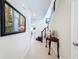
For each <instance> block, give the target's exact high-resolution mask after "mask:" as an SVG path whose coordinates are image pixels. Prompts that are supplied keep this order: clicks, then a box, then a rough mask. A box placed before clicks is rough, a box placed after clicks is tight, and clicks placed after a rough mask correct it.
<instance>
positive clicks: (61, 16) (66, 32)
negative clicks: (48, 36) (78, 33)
mask: <svg viewBox="0 0 79 59" xmlns="http://www.w3.org/2000/svg"><path fill="white" fill-rule="evenodd" d="M52 17H53V19H54V20H53V21H52V23H51V26H50V28H51V29H52V30H56V31H57V33H58V38H59V41H60V59H71V58H70V57H71V55H70V53H71V46H70V45H71V41H70V40H71V38H70V37H71V31H70V30H71V26H70V25H71V0H56V11H55V13H54V16H52ZM53 48H54V49H55V51H56V44H55V43H54V45H53Z"/></svg>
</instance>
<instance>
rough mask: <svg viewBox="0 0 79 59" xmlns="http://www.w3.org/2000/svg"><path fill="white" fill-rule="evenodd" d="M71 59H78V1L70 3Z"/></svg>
mask: <svg viewBox="0 0 79 59" xmlns="http://www.w3.org/2000/svg"><path fill="white" fill-rule="evenodd" d="M71 59H78V0H72V2H71Z"/></svg>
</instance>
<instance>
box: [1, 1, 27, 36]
mask: <svg viewBox="0 0 79 59" xmlns="http://www.w3.org/2000/svg"><path fill="white" fill-rule="evenodd" d="M23 32H26V17H25V16H24V15H23V14H22V13H21V12H19V11H18V10H17V9H16V8H15V7H13V6H12V5H11V4H10V3H8V2H7V1H6V0H0V36H6V35H11V34H17V33H23Z"/></svg>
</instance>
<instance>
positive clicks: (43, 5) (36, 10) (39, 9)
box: [26, 0, 52, 18]
mask: <svg viewBox="0 0 79 59" xmlns="http://www.w3.org/2000/svg"><path fill="white" fill-rule="evenodd" d="M51 1H52V0H26V4H27V6H28V7H29V9H30V11H31V13H32V15H33V16H35V17H37V18H43V17H44V16H45V14H46V12H47V10H48V7H49V6H50V3H51Z"/></svg>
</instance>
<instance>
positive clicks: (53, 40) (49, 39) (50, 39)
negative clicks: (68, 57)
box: [46, 36, 59, 58]
mask: <svg viewBox="0 0 79 59" xmlns="http://www.w3.org/2000/svg"><path fill="white" fill-rule="evenodd" d="M47 41H49V52H48V54H49V55H50V50H51V42H56V43H57V57H58V58H59V39H58V38H56V37H52V36H50V38H48V37H47V38H46V47H47Z"/></svg>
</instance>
